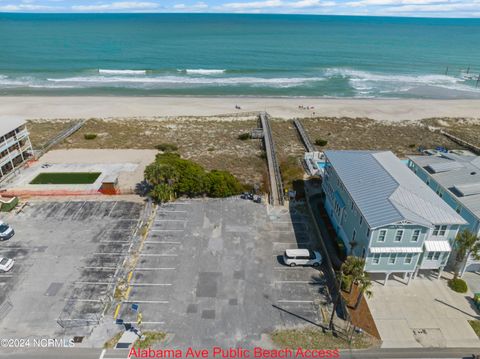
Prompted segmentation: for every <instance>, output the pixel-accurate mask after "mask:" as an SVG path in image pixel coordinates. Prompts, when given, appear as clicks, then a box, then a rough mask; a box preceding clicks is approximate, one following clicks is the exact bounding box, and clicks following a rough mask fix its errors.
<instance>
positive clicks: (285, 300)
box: [277, 299, 313, 304]
mask: <svg viewBox="0 0 480 359" xmlns="http://www.w3.org/2000/svg"><path fill="white" fill-rule="evenodd" d="M277 303H306V304H307V303H313V300H288V299H280V300H277Z"/></svg>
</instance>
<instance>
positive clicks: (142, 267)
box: [119, 198, 327, 347]
mask: <svg viewBox="0 0 480 359" xmlns="http://www.w3.org/2000/svg"><path fill="white" fill-rule="evenodd" d="M311 247H314V243H313V242H312V238H311V236H310V230H309V228H308V223H307V221H306V219H305V217H304V216H303V215H300V214H295V213H293V214H292V213H290V212H289V211H287V210H284V212H283V213H277V214H275V215H272V214H270V215H269V214H268V213H267V209H266V207H265V206H264V205H260V204H256V203H253V202H251V201H247V200H241V199H238V198H230V199H223V200H213V199H209V200H191V201H177V202H174V203H169V204H165V205H162V206H160V207H159V208H158V210H157V214H156V218H155V221H154V223H153V225H152V227H151V231H150V232H149V235H148V237H147V239H146V241H145V244H144V247H143V250H142V252H141V256H140V258H139V261H138V263H137V267H136V270H135V271H134V272H133V276H132V280H131V289H130V294H129V297H128V300H126V301H125V302H123V303H122V306H121V309H120V315H119V318H121V319H123V320H124V321H126V322H136V318H137V313H136V312H134V311H132V309H131V305H132V304H133V303H137V304H139V311H140V312H141V313H142V317H143V323H142V329H143V330H154V329H156V330H163V331H166V332H168V333H171V334H173V335H172V338H173V339H172V341H171V342H170V343H169V347H187V346H194V347H208V346H211V345H220V346H222V347H235V346H242V347H251V346H254V345H256V344H259V341H260V340H261V339H262V337H261V335H262V334H263V333H268V332H271V331H272V330H274V329H275V328H280V327H285V326H293V325H297V324H308V323H314V324H320V323H321V322H322V318H321V315H320V311H319V308H320V307H321V305H322V304H323V303H325V302H326V301H327V293H326V289H325V288H326V285H325V282H324V277H323V271H322V267H320V268H318V269H317V268H315V269H314V268H306V267H295V268H290V267H286V266H285V265H283V263H282V261H281V255H282V253H283V251H284V250H285V249H287V248H311Z"/></svg>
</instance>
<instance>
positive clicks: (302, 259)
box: [283, 249, 322, 267]
mask: <svg viewBox="0 0 480 359" xmlns="http://www.w3.org/2000/svg"><path fill="white" fill-rule="evenodd" d="M283 262H284V263H285V264H286V265H287V266H290V267H295V266H313V267H318V266H319V265H320V264H322V255H321V254H320V253H319V252H317V251H312V250H310V249H287V250H286V251H285V253H283Z"/></svg>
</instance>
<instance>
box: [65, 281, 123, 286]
mask: <svg viewBox="0 0 480 359" xmlns="http://www.w3.org/2000/svg"><path fill="white" fill-rule="evenodd" d="M74 284H91V285H110V284H115V282H81V281H79V282H74Z"/></svg>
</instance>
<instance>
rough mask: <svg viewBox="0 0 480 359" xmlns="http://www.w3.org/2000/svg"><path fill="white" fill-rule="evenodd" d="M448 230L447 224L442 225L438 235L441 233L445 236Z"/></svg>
mask: <svg viewBox="0 0 480 359" xmlns="http://www.w3.org/2000/svg"><path fill="white" fill-rule="evenodd" d="M446 230H447V226H441V227H440V232H439V233H438V235H439V236H444V235H445V232H446Z"/></svg>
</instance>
